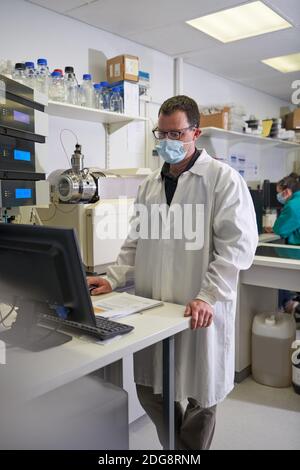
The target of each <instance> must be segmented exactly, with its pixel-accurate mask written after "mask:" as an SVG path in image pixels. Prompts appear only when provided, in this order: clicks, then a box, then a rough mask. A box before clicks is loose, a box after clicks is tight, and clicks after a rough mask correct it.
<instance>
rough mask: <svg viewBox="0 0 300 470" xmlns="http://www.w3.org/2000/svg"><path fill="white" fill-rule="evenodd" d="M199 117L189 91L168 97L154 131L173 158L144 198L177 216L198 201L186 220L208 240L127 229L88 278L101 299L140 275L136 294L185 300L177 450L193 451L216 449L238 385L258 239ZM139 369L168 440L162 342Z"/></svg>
mask: <svg viewBox="0 0 300 470" xmlns="http://www.w3.org/2000/svg"><path fill="white" fill-rule="evenodd" d="M199 119H200V116H199V110H198V106H197V104H196V102H195V101H194V100H192V99H191V98H189V97H187V96H175V97H173V98H170V99H168V100H167V101H165V102H164V103H163V105H162V106H161V108H160V111H159V118H158V126H157V128H156V129H155V130H154V131H153V133H154V136H155V138H156V142H157V146H156V148H157V150H158V153H159V155H160V156H161V157H162V158H163V159H164V160H165V163H164V165H163V167H162V168H161V169H160V170H157V171H155V172H153V173H152V174H151V175H150V176H149V177H148V178H147V179H146V180H145V181H144V182H143V183H142V184H141V186H140V188H139V192H138V196H137V200H136V203H137V204H142V205H143V206H145V207H146V208H147V209H148V210H149V214H151V210H150V209H153V208H155V207H157V205H159V207H162V208H163V207H164V206H167V207H168V210H169V212H171V211H173V210H174V209H175V208H178V207H180V208H181V209H182V211H183V213H184V211H185V208H187V210H189V209H190V207H191V206H192V207H194V208H195V214H196V213H197V210H196V209H197V208H199V207H200V208H202V209H203V211H202V215H203V217H202V218H199V217H196V216H190V215H188V217H187V220H188V222H190V223H191V224H192V225H195V224H196V230H195V231H194V233H195V234H196V235H195V236H198V235H199V234H200V233H201V234H202V235H203V237H202V241H203V243H202V245H201V246H198V247H197V246H196V245H193V244H192V243H191V240H190V236H189V235H188V234H187V233H185V232H183V233H182V236H181V237H177V236H175V235H174V233H173V232H172V230H170V237H169V239H166V238H165V237H160V238H156V239H151V237H150V238H146V237H131V236H130V235H129V236H128V238H127V240H126V241H125V243H124V245H123V247H122V249H121V252H120V254H119V257H118V259H117V262H116V264H115V265H113V266H111V267H110V268H109V269H108V272H107V277H106V278H105V279H104V278H97V277H91V278H89V279H88V283H89V285H91V284H96V285H97V286H98V288H95V289H94V290H93V291H92V294H95V295H97V294H101V293H107V292H110V291H111V290H112V289H115V288H116V287H117V286H124V285H125V284H126V282H128V281H130V280H132V279H133V278H134V280H135V292H136V294H137V295H141V296H144V297H151V298H154V299H161V300H163V301H166V302H173V303H177V304H184V305H186V308H185V311H184V310H183V312H182V314H183V315H185V316H190V317H191V329H190V330H186V331H184V332H182V333H179V334H177V335H176V337H175V368H176V378H175V380H176V396H175V400H176V405H175V409H176V447H177V448H179V449H195V450H198V449H208V448H209V447H210V444H211V441H212V437H213V434H214V429H215V420H216V405H217V403H219V402H220V401H222V400H223V399H224V398H225V397H226V395H227V394H228V393H229V392H230V391H231V390H232V388H233V381H234V321H235V309H236V293H237V282H238V275H239V271H240V270H241V269H247V268H249V267H250V265H251V263H252V260H253V257H254V253H255V249H256V246H257V242H258V235H257V226H256V217H255V212H254V208H253V204H252V199H251V196H250V194H249V191H248V188H247V186H246V184H245V182H244V180H243V179H242V177H241V176H240V175H239V174H238V173H237V172H236V171H235V170H233V169H232V168H231V167H230V166H229V165H226V164H223V163H220V162H219V161H217V160H215V159H213V158H212V157H210V156H209V155H208V154H207V152H206V151H205V150H204V149H199V150H198V149H197V148H196V140H197V139H198V138H199V136H200V130H199ZM174 212H176V211H175V210H174ZM149 217H150V216H149ZM147 222H148V220H147ZM145 223H146V221H145V219H144V218H141V217H140V215H139V214H138V213H137V214H136V215H135V216H134V217H133V220H132V225H133V226H139V224H140V228H141V229H142V228H143V227H142V225H143V226H144V225H145ZM171 228H174V227H171ZM141 231H142V230H141ZM189 234H190V232H189ZM195 246H196V249H195ZM134 374H135V382H136V384H137V392H138V397H139V399H140V402H141V404H142V406H143V407H144V409H145V411H146V412H147V414H148V415H149V416H150V418H151V419H152V420H153V422H154V424H155V426H156V429H157V432H158V436H159V439H160V442H161V444H162V445H165V442H166V434H165V430H164V427H163V413H162V398H161V393H162V344H161V343H158V344H156V345H153V346H151V347H149V348H147V349H144V350H143V351H140V352H139V353H137V354H135V357H134ZM185 399H187V400H188V405H187V407H186V408H185V409H184V408H183V406H182V401H183V400H185Z"/></svg>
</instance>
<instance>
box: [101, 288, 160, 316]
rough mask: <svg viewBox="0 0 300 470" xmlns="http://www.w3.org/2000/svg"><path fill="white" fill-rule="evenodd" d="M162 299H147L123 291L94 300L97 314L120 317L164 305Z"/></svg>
mask: <svg viewBox="0 0 300 470" xmlns="http://www.w3.org/2000/svg"><path fill="white" fill-rule="evenodd" d="M162 304H163V302H162V301H161V300H154V299H146V298H145V297H139V296H137V295H132V294H128V293H127V292H123V293H122V294H119V295H112V296H111V297H108V298H107V297H106V298H105V299H103V300H102V299H100V300H96V301H95V302H93V307H94V312H95V315H100V316H101V317H104V318H120V317H126V316H128V315H132V314H133V313H139V312H142V311H143V310H147V309H149V308H153V307H157V306H159V305H162Z"/></svg>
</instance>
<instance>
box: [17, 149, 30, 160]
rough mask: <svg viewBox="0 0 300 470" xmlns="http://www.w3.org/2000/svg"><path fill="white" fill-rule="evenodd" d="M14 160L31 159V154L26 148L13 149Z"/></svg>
mask: <svg viewBox="0 0 300 470" xmlns="http://www.w3.org/2000/svg"><path fill="white" fill-rule="evenodd" d="M14 160H22V161H24V162H30V161H31V154H30V152H28V151H26V150H17V149H15V150H14Z"/></svg>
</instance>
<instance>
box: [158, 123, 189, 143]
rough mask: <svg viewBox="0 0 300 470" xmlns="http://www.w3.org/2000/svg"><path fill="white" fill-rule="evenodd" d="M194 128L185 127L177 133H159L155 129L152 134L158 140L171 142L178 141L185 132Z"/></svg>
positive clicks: (159, 131)
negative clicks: (170, 140) (166, 139)
mask: <svg viewBox="0 0 300 470" xmlns="http://www.w3.org/2000/svg"><path fill="white" fill-rule="evenodd" d="M195 128H196V126H189V127H185V128H184V129H179V130H177V131H161V130H159V129H158V127H156V129H153V130H152V133H153V135H154V137H155V138H156V139H158V140H162V139H165V138H166V137H167V138H168V139H172V140H179V139H180V138H181V137H182V135H183V134H184V133H185V132H186V131H187V130H189V129H195Z"/></svg>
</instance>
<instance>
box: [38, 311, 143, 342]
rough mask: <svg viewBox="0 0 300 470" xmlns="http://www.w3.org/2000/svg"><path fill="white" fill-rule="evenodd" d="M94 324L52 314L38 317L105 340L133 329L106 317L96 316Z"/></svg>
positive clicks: (43, 320)
mask: <svg viewBox="0 0 300 470" xmlns="http://www.w3.org/2000/svg"><path fill="white" fill-rule="evenodd" d="M95 318H96V326H90V325H86V324H84V323H79V322H75V321H71V320H63V319H61V318H59V317H56V316H54V315H47V314H43V315H41V317H40V321H42V322H46V323H47V322H49V323H50V324H52V325H53V324H56V325H57V324H59V325H61V326H67V327H71V328H76V329H79V330H81V331H83V332H84V333H86V334H88V335H92V336H95V337H96V338H99V339H100V340H105V339H109V338H113V337H114V336H118V335H124V334H125V333H129V332H130V331H132V330H133V329H134V326H131V325H125V324H124V323H118V322H115V321H112V320H107V318H104V317H99V316H96V317H95Z"/></svg>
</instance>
